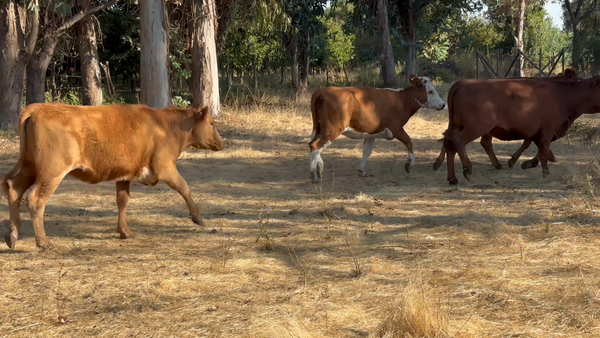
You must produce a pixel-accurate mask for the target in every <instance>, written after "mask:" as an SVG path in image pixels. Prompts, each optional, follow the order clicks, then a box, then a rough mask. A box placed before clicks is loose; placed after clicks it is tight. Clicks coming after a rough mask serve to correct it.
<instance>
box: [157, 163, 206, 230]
mask: <svg viewBox="0 0 600 338" xmlns="http://www.w3.org/2000/svg"><path fill="white" fill-rule="evenodd" d="M159 180H161V181H163V182H165V183H166V184H167V185H168V186H169V187H171V189H173V190H175V191H177V192H178V193H179V194H180V195H181V196H182V197H183V199H184V200H185V203H186V204H187V207H188V210H189V211H190V216H191V217H192V222H194V223H196V224H198V225H200V226H204V220H203V219H202V216H200V212H199V211H198V206H197V205H196V203H194V200H193V199H192V193H191V191H190V187H189V186H188V184H187V182H186V181H185V180H184V179H183V177H181V175H180V174H179V172H178V171H177V168H175V165H173V168H171V169H170V170H167V171H165V172H162V173H161V174H160V175H159Z"/></svg>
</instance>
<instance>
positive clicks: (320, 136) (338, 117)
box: [308, 74, 445, 183]
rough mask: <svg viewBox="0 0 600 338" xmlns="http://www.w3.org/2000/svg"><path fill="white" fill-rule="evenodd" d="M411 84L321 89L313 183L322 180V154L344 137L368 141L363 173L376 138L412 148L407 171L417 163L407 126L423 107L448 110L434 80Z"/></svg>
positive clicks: (315, 104) (315, 109)
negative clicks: (389, 87) (403, 85)
mask: <svg viewBox="0 0 600 338" xmlns="http://www.w3.org/2000/svg"><path fill="white" fill-rule="evenodd" d="M409 78H410V82H411V85H410V86H409V87H406V88H404V89H387V88H386V89H379V88H364V87H343V88H340V87H326V88H321V89H317V90H316V91H315V92H314V93H313V95H312V99H311V107H310V108H311V111H312V119H313V131H312V134H311V136H310V141H309V143H308V144H309V146H310V176H311V179H312V182H313V183H318V182H320V181H321V178H322V176H323V160H322V159H321V152H322V151H323V149H325V148H326V147H327V146H329V145H330V144H331V143H332V142H333V141H335V139H337V138H338V137H339V136H340V135H342V134H343V135H344V136H346V137H349V138H352V139H364V140H365V143H364V147H363V158H362V161H361V162H360V166H359V171H360V173H361V175H362V176H365V175H366V165H367V159H368V158H369V156H370V155H371V152H372V151H373V144H374V143H375V139H376V138H383V139H387V140H392V139H394V138H396V139H398V140H400V142H402V143H404V145H405V146H406V148H407V149H408V161H407V163H406V165H405V169H406V171H407V172H409V171H410V166H412V165H414V163H415V155H414V154H413V150H412V141H411V140H410V136H408V134H407V133H406V131H404V128H403V127H404V125H405V124H406V122H408V119H410V117H411V116H412V115H414V114H415V113H416V112H417V111H418V110H419V109H420V108H421V107H425V108H433V109H437V110H441V109H444V107H445V104H444V102H443V101H442V99H441V98H440V97H439V95H438V94H437V92H436V90H435V88H434V87H433V85H432V83H431V81H430V80H429V79H428V78H426V77H423V78H418V77H416V76H414V75H412V74H411V75H410V76H409Z"/></svg>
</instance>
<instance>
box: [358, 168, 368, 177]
mask: <svg viewBox="0 0 600 338" xmlns="http://www.w3.org/2000/svg"><path fill="white" fill-rule="evenodd" d="M358 176H360V177H367V170H366V169H365V170H361V169H358Z"/></svg>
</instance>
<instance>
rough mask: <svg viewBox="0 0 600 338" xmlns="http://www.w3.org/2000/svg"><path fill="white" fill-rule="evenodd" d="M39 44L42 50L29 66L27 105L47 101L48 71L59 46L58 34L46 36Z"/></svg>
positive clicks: (34, 56)
mask: <svg viewBox="0 0 600 338" xmlns="http://www.w3.org/2000/svg"><path fill="white" fill-rule="evenodd" d="M39 42H41V46H40V47H39V48H40V50H39V51H38V52H37V53H36V54H35V55H33V58H32V59H31V60H30V61H29V63H28V64H27V91H26V99H27V105H30V104H32V103H44V101H45V98H44V93H45V91H46V71H47V70H48V66H49V65H50V60H52V55H54V50H55V49H56V45H57V44H58V34H56V33H53V32H51V33H48V34H44V36H43V38H42V39H41V41H39Z"/></svg>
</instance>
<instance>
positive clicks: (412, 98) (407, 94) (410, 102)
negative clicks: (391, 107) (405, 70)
mask: <svg viewBox="0 0 600 338" xmlns="http://www.w3.org/2000/svg"><path fill="white" fill-rule="evenodd" d="M417 94H418V89H416V88H415V87H413V86H410V87H407V88H404V90H402V91H400V92H398V100H399V101H400V102H398V104H397V105H396V106H397V107H402V110H403V111H404V110H408V112H409V113H410V115H409V116H411V117H412V116H413V115H414V114H416V113H417V112H418V111H419V109H421V106H422V105H423V104H425V103H426V102H420V101H419V98H418V95H417Z"/></svg>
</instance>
